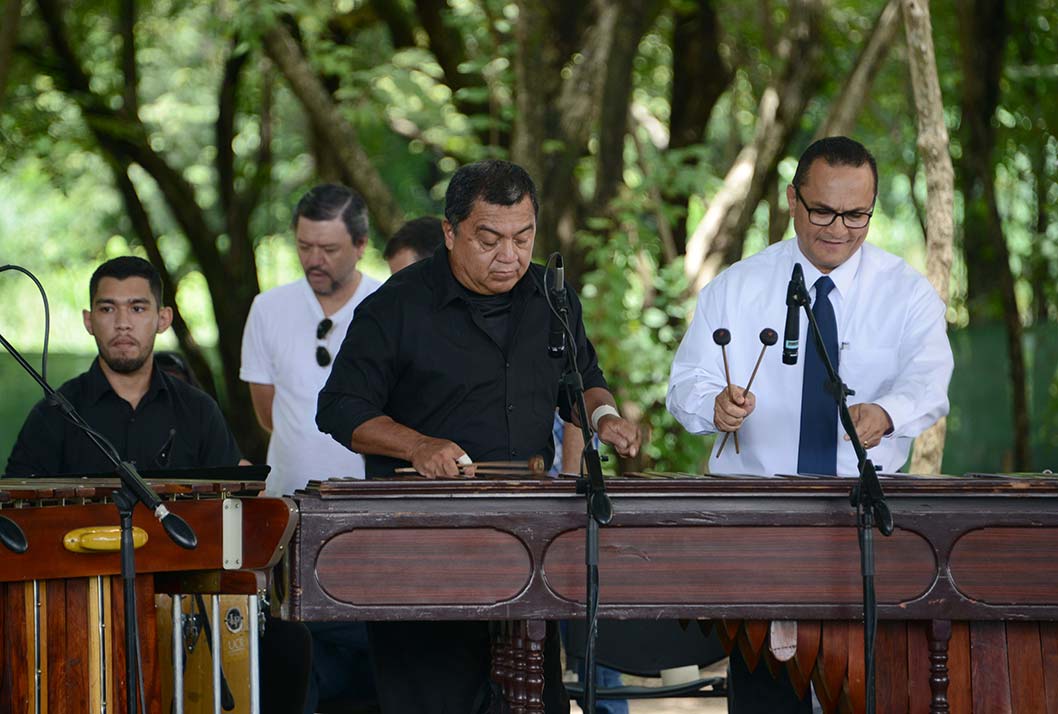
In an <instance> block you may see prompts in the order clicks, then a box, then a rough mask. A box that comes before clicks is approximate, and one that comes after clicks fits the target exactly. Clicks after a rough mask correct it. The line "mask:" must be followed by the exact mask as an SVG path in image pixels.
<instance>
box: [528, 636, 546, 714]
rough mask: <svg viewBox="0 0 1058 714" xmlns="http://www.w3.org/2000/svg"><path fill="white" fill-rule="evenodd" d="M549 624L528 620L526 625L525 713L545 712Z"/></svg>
mask: <svg viewBox="0 0 1058 714" xmlns="http://www.w3.org/2000/svg"><path fill="white" fill-rule="evenodd" d="M546 637H547V623H546V622H545V621H543V620H528V621H527V622H526V623H525V711H526V714H543V712H544V639H545V638H546Z"/></svg>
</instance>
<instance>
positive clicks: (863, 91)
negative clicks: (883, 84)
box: [815, 0, 900, 139]
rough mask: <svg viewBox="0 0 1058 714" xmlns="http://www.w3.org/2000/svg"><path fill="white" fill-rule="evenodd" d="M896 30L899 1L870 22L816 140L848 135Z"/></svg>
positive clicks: (864, 102) (897, 27) (891, 1)
mask: <svg viewBox="0 0 1058 714" xmlns="http://www.w3.org/2000/svg"><path fill="white" fill-rule="evenodd" d="M899 29H900V0H889V2H887V3H886V4H885V7H884V8H882V13H881V15H879V16H878V20H877V21H876V22H875V23H874V29H873V30H872V31H871V36H870V37H869V38H868V39H867V44H865V45H864V46H863V49H862V50H861V51H860V55H859V57H857V58H856V64H855V66H853V68H852V72H850V73H849V76H848V77H846V78H845V83H844V84H843V85H842V87H841V92H840V93H839V94H838V98H837V100H836V101H835V102H834V103H833V104H831V105H830V111H829V112H828V113H827V118H826V121H824V122H823V126H822V127H820V129H819V133H817V134H816V137H815V138H816V139H822V138H823V137H825V136H848V135H850V134H852V130H853V129H854V128H855V126H856V117H858V116H859V114H860V111H861V110H862V109H863V106H864V104H866V103H867V101H868V99H869V97H868V94H869V93H870V91H871V86H872V85H873V84H874V78H875V76H876V75H877V74H878V69H879V68H880V67H881V66H882V63H883V62H884V61H885V58H886V57H887V56H888V54H889V48H890V47H891V46H892V44H893V39H894V38H895V37H896V33H897V31H898V30H899Z"/></svg>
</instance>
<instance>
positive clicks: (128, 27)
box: [118, 0, 140, 117]
mask: <svg viewBox="0 0 1058 714" xmlns="http://www.w3.org/2000/svg"><path fill="white" fill-rule="evenodd" d="M118 27H119V28H120V31H121V75H122V78H123V80H124V85H123V92H122V98H123V99H124V110H125V113H126V114H127V115H128V116H130V117H134V116H138V115H139V113H140V101H139V86H140V80H139V70H138V66H137V64H136V0H121V11H120V12H119V14H118Z"/></svg>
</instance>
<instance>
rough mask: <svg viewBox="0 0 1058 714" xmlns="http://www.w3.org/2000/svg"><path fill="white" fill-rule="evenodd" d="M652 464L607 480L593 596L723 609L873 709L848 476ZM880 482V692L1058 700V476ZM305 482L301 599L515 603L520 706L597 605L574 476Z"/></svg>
mask: <svg viewBox="0 0 1058 714" xmlns="http://www.w3.org/2000/svg"><path fill="white" fill-rule="evenodd" d="M642 476H645V477H642V478H616V479H609V480H608V489H609V492H610V494H611V496H612V498H613V505H614V513H615V515H614V519H613V522H612V524H611V525H610V526H608V527H606V528H603V529H602V531H601V538H600V564H599V571H600V581H601V598H600V599H601V605H600V616H601V617H607V618H662V617H664V618H698V619H709V620H712V621H713V622H714V623H716V626H717V627H718V629H719V632H720V635H721V638H722V639H723V640H724V641H725V642H726V644H727V645H728V646H729V647H735V646H738V647H740V648H742V651H743V653H744V654H746V656H747V660H748V661H749V663H750V664H751V665H758V663H764V664H763V665H762V666H769V667H782V666H785V667H787V668H788V669H789V671H790V672H791V675H792V679H793V681H794V683H795V686H798V687H799V688H801V689H803V688H804V687H807V686H808V682H809V681H810V680H812V681H815V683H816V685H817V691H818V692H819V696H820V699H821V701H822V703H823V705H824V708H825V709H826V711H827V712H834V711H839V710H841V711H855V712H859V711H862V710H863V701H864V695H863V684H864V683H863V659H862V651H863V644H862V642H863V640H862V637H863V633H862V604H861V603H862V590H861V587H862V585H861V583H862V581H861V578H860V570H859V567H860V557H859V549H858V544H857V534H856V524H855V513H854V511H853V509H852V508H851V507H850V505H849V498H848V493H849V489H850V487H851V485H852V482H851V481H850V480H847V479H834V478H803V477H778V478H770V479H760V478H749V477H679V476H670V475H663V474H653V475H650V474H644V475H642ZM882 485H883V488H884V489H885V491H886V495H887V498H888V502H889V505H890V508H891V510H892V513H893V516H894V519H895V523H896V530H895V532H894V534H893V535H892V536H891V537H888V538H885V537H881V536H878V537H876V538H875V544H876V586H877V597H878V603H879V617H880V619H881V621H882V622H881V623H880V626H879V638H878V643H877V660H878V667H877V685H878V704H879V709H878V711H879V712H922V711H931V712H946V711H951V712H967V713H969V712H988V713H989V714H994V713H997V712H1005V711H1012V712H1037V711H1039V712H1058V626H1056V621H1058V557H1055V553H1058V479H1056V478H1054V477H1044V476H1036V477H1032V476H1026V477H1016V476H1012V477H1001V476H988V475H981V476H967V477H961V478H952V477H910V476H902V475H901V476H894V477H883V478H882ZM296 500H297V501H298V506H299V509H300V520H301V524H300V527H299V529H298V532H297V534H296V535H295V538H294V542H293V544H292V547H291V556H292V559H293V562H292V567H291V570H292V574H293V579H294V582H293V587H292V588H291V597H290V600H289V602H288V603H286V605H285V607H286V608H287V611H288V614H289V615H290V616H292V617H294V618H296V619H303V620H343V619H352V620H419V619H466V620H472V619H485V620H501V621H515V623H516V624H515V625H514V626H513V628H501V629H504V630H506V631H510V632H511V635H510V637H508V638H507V639H506V640H504V641H501V642H498V643H497V647H496V649H495V650H494V674H495V675H496V676H497V677H499V678H500V679H501V681H502V683H503V684H504V686H505V691H507V695H508V698H509V700H510V702H511V704H512V708H513V709H514V711H517V712H521V711H526V712H532V711H542V708H541V705H540V689H542V681H543V679H542V676H541V655H540V653H541V651H542V638H543V631H544V628H543V626H542V621H543V620H546V619H560V618H576V617H582V616H583V614H584V604H583V603H584V596H585V579H584V544H585V537H584V523H585V506H584V503H583V501H582V497H580V496H578V495H577V494H576V493H575V488H574V482H573V481H572V480H569V479H558V480H535V479H492V480H481V479H466V480H455V481H453V480H445V481H428V480H423V479H416V478H411V479H402V480H376V481H356V480H333V481H325V482H322V483H314V484H310V487H309V488H308V489H307V490H306V491H304V492H302V493H300V494H298V496H297V497H296Z"/></svg>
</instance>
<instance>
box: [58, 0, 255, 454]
mask: <svg viewBox="0 0 1058 714" xmlns="http://www.w3.org/2000/svg"><path fill="white" fill-rule="evenodd" d="M37 6H38V8H39V10H40V17H41V20H42V21H43V23H44V25H45V29H46V30H47V33H48V37H49V39H50V41H51V44H52V47H53V49H54V51H55V55H56V58H57V62H56V63H54V64H49V65H48V66H47V67H45V68H44V69H45V71H48V72H51V73H52V76H53V77H54V78H55V81H56V84H57V86H59V87H60V88H62V89H63V90H64V91H66V92H67V93H68V95H69V96H70V98H71V99H73V100H74V101H75V102H77V105H78V106H79V108H80V109H81V113H82V115H83V116H84V120H85V123H86V124H87V126H88V130H89V132H90V133H91V134H92V136H93V137H94V138H95V140H96V141H97V142H98V144H99V147H100V149H101V151H102V153H103V154H104V156H105V157H106V159H107V160H108V162H110V163H111V164H112V166H116V167H117V168H115V171H114V175H115V179H116V181H117V182H118V189H119V191H120V192H121V193H122V196H123V199H124V200H125V206H126V209H127V210H128V211H129V217H130V220H131V221H132V223H133V226H134V228H135V229H136V230H137V234H138V235H140V236H141V237H142V236H150V235H153V231H150V230H149V226H148V224H147V223H145V221H149V219H148V218H147V216H146V213H145V212H141V210H140V209H142V205H141V206H139V207H138V208H137V205H136V204H137V203H138V199H137V200H136V201H131V200H130V197H131V194H130V193H129V188H130V186H129V185H126V184H125V183H124V181H125V180H127V178H128V177H127V174H126V173H125V168H124V167H127V166H128V165H130V164H132V163H136V164H139V166H140V167H142V168H143V169H144V171H146V172H147V173H148V174H149V175H150V176H151V178H152V179H153V180H154V181H155V183H156V184H157V186H158V189H159V192H160V193H161V195H162V197H163V199H164V200H165V203H166V206H167V208H168V209H169V211H170V212H171V214H172V216H173V218H174V219H175V221H176V223H177V224H178V225H179V226H180V228H181V230H182V231H183V233H184V236H185V237H186V239H187V241H188V243H189V244H190V246H191V252H192V254H193V255H194V257H195V261H196V262H197V264H198V267H199V269H200V270H201V272H202V275H203V276H204V277H205V279H206V284H207V287H208V288H209V292H210V298H211V301H212V304H213V313H214V317H215V319H216V323H217V349H218V352H219V353H220V358H221V367H222V377H223V387H224V388H223V391H221V392H220V393H219V394H218V397H219V398H220V399H219V401H220V402H221V404H222V406H224V407H225V414H226V416H227V418H228V422H229V424H230V426H231V428H232V431H233V432H234V433H235V435H236V438H237V439H238V440H239V443H240V444H241V445H242V446H243V448H244V449H246V450H247V451H248V452H249V453H256V452H257V450H258V449H257V446H258V444H259V443H260V441H261V438H260V429H259V427H258V426H257V425H256V422H255V419H254V417H253V412H252V410H251V409H249V408H248V405H249V404H250V399H249V390H248V388H247V386H246V384H245V383H243V382H242V381H241V380H239V364H240V361H241V354H240V353H241V342H242V339H241V338H242V328H243V325H244V324H245V322H246V316H247V314H248V313H249V310H250V303H251V302H252V301H253V297H254V295H256V294H257V292H258V291H259V287H258V282H257V271H256V264H255V261H254V257H253V251H252V249H245V246H236V245H234V244H233V245H232V247H231V248H230V249H229V251H228V252H227V254H224V253H222V252H221V250H220V248H219V241H218V233H217V231H215V230H214V229H213V227H211V226H210V221H209V218H208V216H207V215H206V212H205V211H204V210H203V209H202V207H201V206H200V205H199V204H198V202H197V200H196V197H195V192H194V189H193V188H192V186H191V184H190V183H189V182H188V181H187V180H186V179H185V178H184V177H183V175H182V174H181V173H180V172H179V171H178V170H177V169H175V168H174V167H172V166H171V165H170V164H169V163H168V162H167V161H166V160H165V158H164V157H163V156H161V155H160V154H159V153H158V152H157V151H155V150H154V149H153V148H152V147H151V145H150V141H149V136H148V132H147V129H146V127H145V126H144V125H143V123H142V122H141V121H140V119H139V117H138V116H137V115H136V114H135V113H133V112H130V111H129V110H128V108H127V107H123V108H122V109H121V110H114V109H111V108H110V104H109V100H108V98H107V97H104V96H101V95H99V94H97V93H96V92H95V91H93V89H92V86H91V79H90V77H89V76H88V74H87V73H86V72H85V71H84V69H83V68H82V66H81V64H80V61H79V60H78V58H77V56H76V54H75V53H74V51H73V47H72V45H71V44H70V42H69V38H68V37H67V34H66V28H65V25H64V23H63V19H62V12H61V9H60V8H59V6H58V5H57V4H56V3H55V2H54V0H38V3H37ZM129 29H131V26H130V28H129ZM132 39H133V38H131V37H130V38H128V40H129V41H131V40H132ZM125 76H126V80H128V78H129V77H130V76H131V75H130V74H129V73H127V72H126V74H125ZM127 86H128V81H126V88H127ZM122 176H124V179H122ZM244 217H245V218H246V219H247V220H248V218H249V213H248V212H247V213H244ZM235 235H244V236H245V235H248V231H247V230H242V231H241V233H239V232H237V233H236V234H235ZM233 240H234V236H233ZM145 247H147V249H148V251H149V252H150V254H151V255H152V259H153V260H155V261H156V262H159V263H161V253H160V252H158V251H157V246H156V245H154V244H151V243H145ZM158 267H159V270H163V269H165V268H166V266H165V265H164V264H159V265H158ZM167 274H168V271H167ZM170 282H171V283H172V282H174V281H173V280H172V279H170ZM177 288H178V285H172V286H171V288H170V292H171V293H172V296H171V299H172V300H174V301H175V297H176V295H175V291H176V290H177ZM180 333H181V331H180V330H179V329H178V331H177V336H178V338H179V337H180ZM189 336H190V333H189V332H188V333H186V334H185V335H184V337H185V338H186V337H189ZM182 346H183V347H184V348H185V349H186V350H187V351H188V353H189V357H190V358H191V359H192V360H193V361H194V359H195V358H194V344H193V343H192V342H186V341H182ZM200 366H201V365H200Z"/></svg>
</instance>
